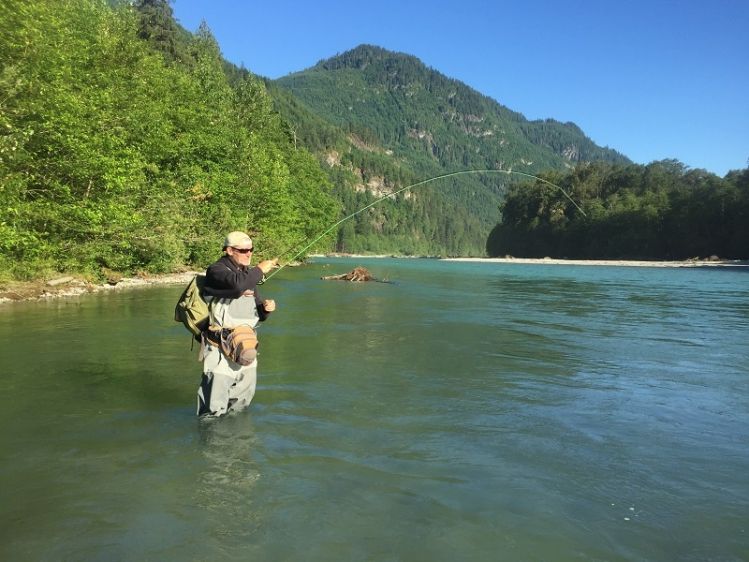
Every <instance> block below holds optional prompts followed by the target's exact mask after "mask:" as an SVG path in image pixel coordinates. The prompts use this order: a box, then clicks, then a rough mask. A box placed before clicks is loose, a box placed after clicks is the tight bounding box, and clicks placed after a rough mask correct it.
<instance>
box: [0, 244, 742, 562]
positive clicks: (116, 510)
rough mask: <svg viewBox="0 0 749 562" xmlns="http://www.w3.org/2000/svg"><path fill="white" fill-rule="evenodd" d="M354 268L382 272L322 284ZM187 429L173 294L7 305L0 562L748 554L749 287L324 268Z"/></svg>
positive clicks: (190, 361)
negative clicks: (232, 382) (216, 412)
mask: <svg viewBox="0 0 749 562" xmlns="http://www.w3.org/2000/svg"><path fill="white" fill-rule="evenodd" d="M355 265H364V266H366V267H368V268H369V269H370V270H371V271H372V272H373V273H374V274H375V275H376V276H377V277H380V278H387V279H389V280H390V281H391V283H366V284H352V283H345V282H334V281H321V280H320V276H321V275H326V274H333V273H343V272H346V271H349V270H350V269H352V268H353V267H354V266H355ZM262 290H263V296H265V297H272V298H275V299H276V300H277V302H278V311H277V312H276V313H275V314H274V315H273V316H272V317H271V318H270V320H268V322H266V323H265V325H263V327H262V329H261V332H260V338H261V354H260V367H259V384H258V393H257V395H256V397H255V400H254V402H253V404H252V406H251V407H250V409H249V410H247V411H245V412H242V413H240V414H236V415H233V416H230V417H227V418H224V419H219V420H213V421H205V420H202V421H199V420H197V419H196V418H195V417H194V413H193V412H194V406H195V390H196V386H197V383H198V380H199V372H200V365H199V364H198V363H197V362H196V361H195V359H196V350H192V351H191V350H190V341H189V337H188V336H187V334H186V332H185V331H184V329H183V328H182V327H181V326H179V325H177V324H176V323H174V322H173V321H172V320H171V314H172V310H173V306H174V302H175V300H176V298H177V296H178V295H179V292H180V291H181V287H176V286H170V287H157V288H148V289H134V290H129V291H122V292H115V293H108V294H97V295H88V296H82V297H75V298H69V299H59V300H54V301H49V302H41V303H14V304H8V305H3V307H2V308H1V309H0V310H1V311H2V315H0V335H1V336H2V341H3V342H4V343H3V344H2V346H1V347H0V361H1V363H2V365H3V383H2V388H3V392H2V399H3V400H2V408H0V423H1V424H2V428H3V431H2V436H3V437H2V441H3V443H2V447H1V448H0V451H1V452H0V455H2V457H1V459H2V460H1V462H0V475H1V476H2V480H1V482H2V484H1V488H0V490H1V492H0V516H1V518H0V559H2V560H54V561H57V560H107V561H110V560H239V559H242V560H326V561H327V560H388V561H389V560H404V561H412V560H429V561H434V560H437V561H441V560H445V561H448V560H449V561H454V560H472V561H473V560H555V561H557V560H558V561H565V560H663V561H672V560H721V561H724V560H749V365H748V363H747V357H748V356H749V353H748V352H749V337H748V334H749V272H748V271H744V270H737V269H658V268H625V267H591V266H560V265H525V264H523V265H520V264H490V263H461V262H444V261H437V260H394V259H380V260H376V259H357V260H352V259H322V258H319V259H317V260H316V261H314V262H313V263H312V264H311V265H308V266H304V267H299V268H286V269H284V270H283V271H282V272H280V273H279V274H278V275H276V276H274V278H273V279H271V280H270V281H269V282H268V283H267V284H266V285H265V286H264V287H263V288H262Z"/></svg>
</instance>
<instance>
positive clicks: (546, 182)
mask: <svg viewBox="0 0 749 562" xmlns="http://www.w3.org/2000/svg"><path fill="white" fill-rule="evenodd" d="M463 174H507V175H510V174H516V175H519V176H525V177H527V178H533V179H535V180H538V181H540V182H543V183H545V184H548V185H550V186H552V187H554V188H556V189H558V190H559V191H561V192H562V193H563V194H564V196H565V197H566V198H567V199H569V200H570V202H571V203H572V204H573V205H574V206H575V208H577V210H578V211H580V212H581V213H582V214H583V216H585V217H587V216H588V215H586V214H585V211H583V210H582V208H581V207H580V205H578V204H577V203H576V202H575V200H574V199H572V197H571V196H570V195H569V194H568V193H567V192H566V191H565V190H564V189H562V188H561V187H559V186H558V185H557V184H555V183H552V182H550V181H548V180H545V179H543V178H539V177H538V176H534V175H533V174H526V173H525V172H516V171H514V170H461V171H458V172H450V173H449V174H441V175H439V176H434V177H433V178H429V179H425V180H422V181H419V182H416V183H412V184H411V185H407V186H406V187H402V188H400V189H398V190H396V191H393V192H392V193H388V194H387V195H383V196H382V197H380V198H379V199H376V200H374V201H372V202H371V203H369V204H368V205H365V206H364V207H362V208H361V209H359V210H358V211H355V212H353V213H351V214H350V215H348V216H345V217H343V218H342V219H341V220H339V221H338V222H337V223H335V224H333V225H332V226H330V227H329V228H328V229H327V230H326V231H325V232H323V233H322V234H320V235H319V236H318V237H317V238H315V239H314V240H312V242H310V243H309V244H307V245H306V246H304V247H303V248H302V249H301V250H299V251H298V252H297V253H296V254H294V255H293V256H292V257H291V258H290V259H289V260H288V261H287V262H286V263H285V264H283V265H282V266H281V267H279V268H278V269H276V270H275V271H274V272H272V273H271V274H270V275H268V276H267V277H266V278H265V281H267V280H268V279H270V278H271V277H273V276H274V275H275V274H276V273H278V272H279V271H281V270H282V269H283V268H284V267H286V266H287V265H289V263H291V262H293V261H294V260H295V259H296V258H298V257H299V256H301V255H302V254H303V253H304V252H305V251H307V250H308V249H309V248H311V247H312V246H314V245H315V244H316V243H317V242H318V241H320V240H321V239H322V238H324V237H325V236H327V235H328V234H330V233H331V232H332V231H333V230H334V229H335V228H337V227H338V226H339V225H341V224H343V223H344V222H346V221H347V220H349V219H352V218H354V217H355V216H356V215H358V214H360V213H363V212H364V211H366V210H367V209H369V208H371V207H374V206H375V205H377V203H380V202H381V201H384V200H385V199H388V198H390V197H393V196H394V195H398V194H399V193H402V192H403V191H406V190H408V189H412V188H415V187H419V186H421V185H424V184H427V183H430V182H433V181H437V180H441V179H445V178H450V177H452V176H460V175H463ZM287 251H288V250H284V251H283V252H282V253H280V254H279V256H283V255H285V254H286V252H287Z"/></svg>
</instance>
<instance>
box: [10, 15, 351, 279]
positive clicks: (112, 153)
mask: <svg viewBox="0 0 749 562" xmlns="http://www.w3.org/2000/svg"><path fill="white" fill-rule="evenodd" d="M138 4H139V8H141V10H145V11H140V12H139V11H137V10H136V9H135V8H134V7H133V6H131V5H129V4H127V3H123V4H121V5H117V6H114V7H113V6H112V5H111V3H108V2H105V1H103V0H60V1H59V2H27V1H25V0H7V1H4V2H3V3H2V6H0V252H1V253H0V265H1V266H2V268H3V270H4V271H6V272H10V274H11V275H13V276H16V277H32V276H39V275H43V274H45V273H47V272H51V271H66V270H68V271H81V270H88V271H91V272H98V271H99V270H100V268H102V267H106V268H110V269H115V270H121V271H134V270H143V271H152V272H163V271H170V270H174V269H175V268H179V267H181V266H184V265H203V264H205V263H206V262H207V261H209V260H211V259H212V258H214V257H215V256H216V254H217V250H220V243H221V240H222V237H223V235H224V234H225V232H226V231H228V230H233V229H245V230H247V231H249V232H251V233H252V234H253V235H254V236H255V237H256V240H257V247H258V248H259V249H260V250H261V252H262V250H263V248H267V249H269V250H271V249H273V248H272V247H275V248H276V249H277V248H278V247H282V246H286V245H289V244H295V243H299V242H301V241H303V240H304V239H306V238H307V237H308V236H309V234H310V232H320V231H321V230H323V229H324V227H325V226H326V225H328V224H330V222H331V221H332V220H334V219H335V217H336V216H337V213H338V207H337V205H336V203H335V202H334V200H333V198H332V196H331V194H330V190H331V185H330V182H329V181H328V179H327V177H326V176H325V174H324V173H323V172H322V170H321V169H320V166H319V164H318V163H317V161H316V160H315V159H314V158H313V157H312V156H311V155H310V154H309V153H307V152H306V151H305V150H303V149H301V148H298V147H295V146H294V144H293V142H292V141H291V139H290V137H289V135H288V127H287V126H286V125H285V124H284V123H283V122H281V120H280V118H279V117H278V116H277V115H276V114H275V113H274V112H273V110H272V108H271V104H270V101H269V99H268V97H267V93H266V92H265V88H264V85H263V84H262V82H261V81H259V80H257V79H256V78H254V77H252V76H251V75H249V73H244V74H243V76H242V77H240V78H239V79H237V83H236V85H235V86H231V85H230V84H229V82H228V80H227V77H226V74H225V73H224V67H223V65H224V61H223V60H222V58H221V55H220V52H219V48H218V45H217V44H216V42H215V40H214V39H213V37H212V36H211V34H210V31H209V30H208V29H207V27H205V26H202V27H201V29H199V30H198V32H197V33H196V34H194V35H190V36H183V37H182V39H181V40H180V41H177V40H175V39H174V36H173V34H172V35H170V33H172V32H174V29H173V28H172V27H170V24H169V21H170V20H169V18H168V17H160V16H164V14H163V13H160V12H158V9H159V8H163V7H164V5H166V3H165V2H154V1H152V2H146V1H142V2H139V3H138ZM167 7H168V6H167ZM166 15H168V16H169V17H171V14H170V13H169V14H166ZM149 26H150V27H149ZM158 30H161V31H158ZM170 30H171V31H170ZM157 31H158V32H157ZM154 42H155V43H156V45H154V44H153V43H154Z"/></svg>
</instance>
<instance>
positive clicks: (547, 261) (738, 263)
mask: <svg viewBox="0 0 749 562" xmlns="http://www.w3.org/2000/svg"><path fill="white" fill-rule="evenodd" d="M442 259H443V260H444V261H464V262H485V263H519V264H520V263H522V264H542V265H599V266H601V265H607V266H621V267H749V260H709V259H707V260H683V261H647V260H566V259H557V258H509V257H508V258H442Z"/></svg>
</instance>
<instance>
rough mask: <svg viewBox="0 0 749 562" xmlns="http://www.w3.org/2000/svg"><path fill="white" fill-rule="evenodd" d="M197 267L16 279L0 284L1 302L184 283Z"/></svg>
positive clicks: (194, 272) (45, 298) (190, 277)
mask: <svg viewBox="0 0 749 562" xmlns="http://www.w3.org/2000/svg"><path fill="white" fill-rule="evenodd" d="M196 273H197V272H196V271H185V272H181V273H169V274H164V275H148V276H136V277H123V278H122V279H119V280H118V281H117V282H116V283H115V282H109V283H91V282H90V281H86V280H85V279H80V278H76V277H74V276H63V277H58V278H55V279H50V280H46V281H45V280H40V281H16V282H11V283H3V284H2V285H0V304H3V303H9V302H14V301H29V300H47V299H53V298H59V297H74V296H77V295H84V294H87V293H98V292H102V291H118V290H122V289H132V288H137V287H150V286H151V285H178V284H186V283H187V282H188V281H190V279H192V277H193V276H194V275H195V274H196Z"/></svg>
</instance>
